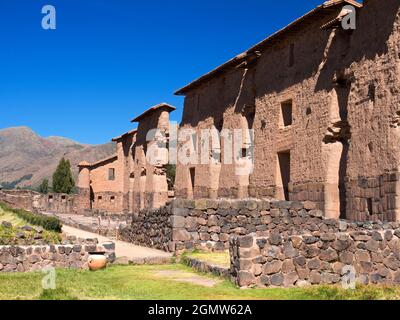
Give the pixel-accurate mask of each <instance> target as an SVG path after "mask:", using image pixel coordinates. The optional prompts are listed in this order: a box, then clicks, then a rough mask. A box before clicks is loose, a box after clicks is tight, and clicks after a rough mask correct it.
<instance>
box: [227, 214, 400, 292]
mask: <svg viewBox="0 0 400 320" xmlns="http://www.w3.org/2000/svg"><path fill="white" fill-rule="evenodd" d="M311 220H312V219H311ZM312 223H315V222H311V224H312ZM324 225H325V227H324ZM315 226H319V227H318V228H315V229H318V230H316V231H314V232H311V233H309V231H310V230H309V228H305V229H304V232H302V233H301V234H292V233H291V232H287V230H286V231H283V232H281V231H278V230H274V231H272V232H271V233H270V234H269V235H268V236H266V237H263V236H258V235H256V234H252V235H248V236H243V237H240V236H237V237H232V238H231V240H230V254H231V278H232V280H233V281H234V282H235V283H236V284H237V285H239V286H241V287H249V286H258V287H270V286H272V287H292V286H306V285H316V284H336V283H339V282H341V280H342V277H343V275H344V274H345V273H346V272H348V271H349V270H350V269H348V268H345V267H349V266H350V267H351V268H354V270H355V274H356V278H357V281H358V282H359V283H362V284H370V283H372V284H392V285H393V284H400V229H398V228H399V226H398V225H397V224H382V223H371V224H368V225H362V224H361V223H360V224H345V223H344V222H338V225H336V226H335V225H334V224H333V222H332V223H331V221H329V220H324V219H320V224H319V225H318V224H316V225H315ZM340 229H341V230H342V231H343V232H340Z"/></svg>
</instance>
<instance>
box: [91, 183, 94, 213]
mask: <svg viewBox="0 0 400 320" xmlns="http://www.w3.org/2000/svg"><path fill="white" fill-rule="evenodd" d="M93 204H94V192H93V188H92V187H90V210H92V209H93Z"/></svg>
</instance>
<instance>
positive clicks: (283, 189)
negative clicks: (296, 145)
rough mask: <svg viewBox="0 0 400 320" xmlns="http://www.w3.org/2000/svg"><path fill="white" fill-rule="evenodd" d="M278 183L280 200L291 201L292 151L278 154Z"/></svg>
mask: <svg viewBox="0 0 400 320" xmlns="http://www.w3.org/2000/svg"><path fill="white" fill-rule="evenodd" d="M277 179H278V183H277V187H278V188H280V194H278V197H279V198H280V200H286V201H289V200H290V197H289V183H290V150H287V151H283V152H279V153H278V177H277Z"/></svg>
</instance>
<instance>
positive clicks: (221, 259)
mask: <svg viewBox="0 0 400 320" xmlns="http://www.w3.org/2000/svg"><path fill="white" fill-rule="evenodd" d="M186 256H187V257H190V258H194V259H197V260H200V261H205V262H207V263H209V264H212V265H216V266H220V267H225V268H229V267H230V264H231V263H230V256H229V252H228V251H226V252H212V253H211V252H193V253H188V254H187V255H186Z"/></svg>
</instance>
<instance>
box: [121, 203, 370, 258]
mask: <svg viewBox="0 0 400 320" xmlns="http://www.w3.org/2000/svg"><path fill="white" fill-rule="evenodd" d="M315 208H316V205H315V204H314V203H310V202H305V203H301V202H287V201H271V200H266V199H265V200H219V201H217V200H206V199H200V200H196V201H192V200H182V199H177V200H175V201H173V202H172V203H170V204H169V205H167V206H166V207H163V208H161V209H158V210H153V211H147V210H144V211H142V212H140V213H139V214H138V215H135V216H134V217H133V219H132V223H131V225H129V226H126V227H123V228H121V229H120V238H121V239H123V240H125V241H128V242H132V243H135V244H138V245H144V246H149V247H154V248H157V249H162V250H166V251H170V252H178V253H179V252H182V251H185V250H194V249H197V250H202V251H224V250H228V249H229V239H230V237H231V236H235V235H247V234H250V233H257V235H259V236H268V235H269V233H270V232H271V231H273V230H275V231H277V232H286V233H287V234H302V233H304V232H306V231H308V232H314V231H322V232H325V231H333V232H338V231H339V230H341V229H343V228H346V230H347V228H353V229H354V230H357V229H358V228H359V227H358V226H357V225H356V224H347V223H346V222H344V221H337V220H326V221H325V222H324V223H322V216H323V212H322V211H320V210H316V209H315ZM360 226H363V224H361V225H360Z"/></svg>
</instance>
